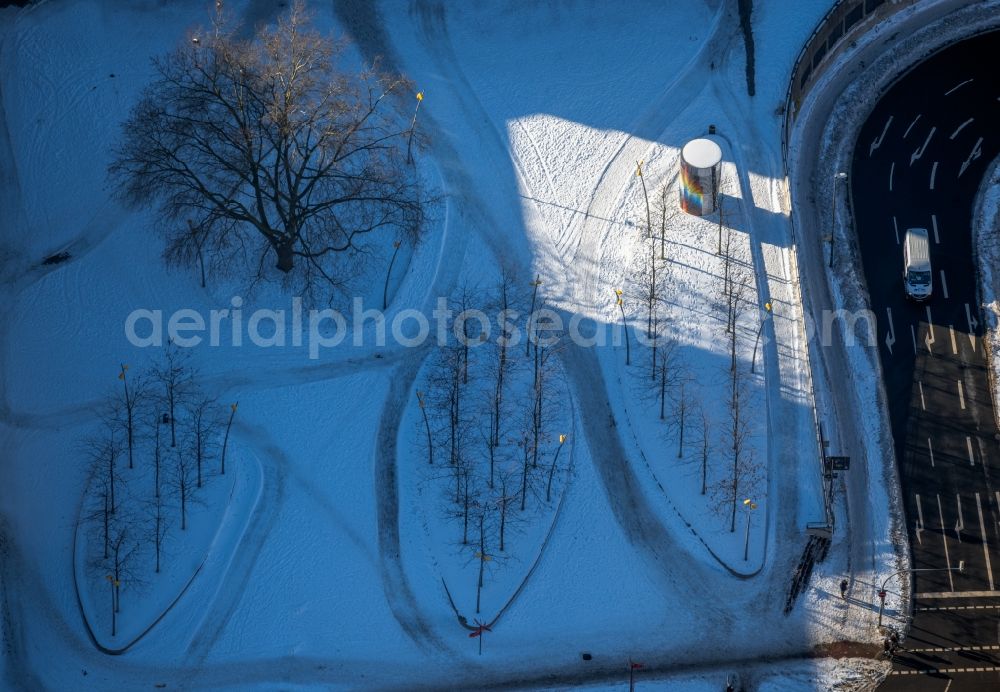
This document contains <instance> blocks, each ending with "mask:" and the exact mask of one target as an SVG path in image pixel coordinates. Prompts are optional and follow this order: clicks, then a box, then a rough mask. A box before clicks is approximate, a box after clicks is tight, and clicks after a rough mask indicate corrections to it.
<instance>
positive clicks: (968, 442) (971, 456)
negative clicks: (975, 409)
mask: <svg viewBox="0 0 1000 692" xmlns="http://www.w3.org/2000/svg"><path fill="white" fill-rule="evenodd" d="M963 408H964V407H963ZM965 446H966V447H968V449H969V466H975V465H976V456H975V454H973V452H972V438H971V437H969V436H968V435H966V436H965Z"/></svg>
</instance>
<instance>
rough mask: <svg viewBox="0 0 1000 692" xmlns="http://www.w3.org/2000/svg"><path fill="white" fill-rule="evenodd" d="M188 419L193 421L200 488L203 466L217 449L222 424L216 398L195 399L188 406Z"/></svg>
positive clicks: (193, 452) (192, 427)
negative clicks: (217, 438)
mask: <svg viewBox="0 0 1000 692" xmlns="http://www.w3.org/2000/svg"><path fill="white" fill-rule="evenodd" d="M188 419H189V420H190V421H191V429H190V436H191V452H192V454H193V455H194V460H195V471H196V473H195V479H196V480H195V483H196V485H197V487H199V488H200V487H201V486H202V467H203V466H204V463H205V461H206V459H207V458H208V457H210V456H211V454H212V453H213V451H214V450H215V449H216V442H215V437H216V434H217V433H218V432H219V427H220V425H221V422H220V420H219V415H218V410H217V402H216V400H215V399H211V398H207V397H202V396H199V397H197V398H196V399H194V400H193V401H192V402H191V403H190V404H189V406H188Z"/></svg>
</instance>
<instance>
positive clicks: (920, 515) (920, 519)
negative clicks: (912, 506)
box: [917, 438, 934, 545]
mask: <svg viewBox="0 0 1000 692" xmlns="http://www.w3.org/2000/svg"><path fill="white" fill-rule="evenodd" d="M927 441H928V442H930V438H927ZM931 465H932V466H933V465H934V463H933V457H932V461H931ZM923 532H924V507H923V505H921V504H920V495H917V542H918V543H919V544H920V545H923V544H924V539H923V536H922V534H923Z"/></svg>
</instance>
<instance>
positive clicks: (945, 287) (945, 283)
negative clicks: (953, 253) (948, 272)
mask: <svg viewBox="0 0 1000 692" xmlns="http://www.w3.org/2000/svg"><path fill="white" fill-rule="evenodd" d="M941 291H942V292H943V293H944V297H945V298H947V297H948V280H947V279H946V278H944V269H942V270H941Z"/></svg>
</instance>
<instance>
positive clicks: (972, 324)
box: [965, 303, 979, 334]
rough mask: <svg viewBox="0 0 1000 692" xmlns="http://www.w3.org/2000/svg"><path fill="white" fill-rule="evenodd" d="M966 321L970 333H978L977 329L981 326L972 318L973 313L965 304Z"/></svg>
mask: <svg viewBox="0 0 1000 692" xmlns="http://www.w3.org/2000/svg"><path fill="white" fill-rule="evenodd" d="M965 321H966V323H967V324H968V325H969V333H970V334H974V333H975V332H976V327H978V326H979V320H977V319H976V318H975V317H973V316H972V311H971V310H969V304H968V303H966V304H965Z"/></svg>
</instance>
